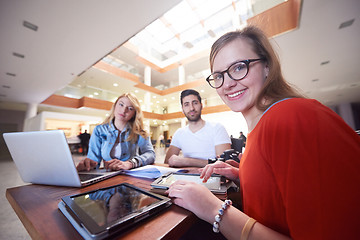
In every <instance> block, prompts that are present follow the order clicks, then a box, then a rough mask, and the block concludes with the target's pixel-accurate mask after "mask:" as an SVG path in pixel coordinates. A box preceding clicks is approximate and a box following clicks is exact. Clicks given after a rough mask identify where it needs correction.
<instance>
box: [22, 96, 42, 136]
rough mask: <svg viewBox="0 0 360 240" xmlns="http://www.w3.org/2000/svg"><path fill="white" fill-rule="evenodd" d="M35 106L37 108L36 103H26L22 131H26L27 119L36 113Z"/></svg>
mask: <svg viewBox="0 0 360 240" xmlns="http://www.w3.org/2000/svg"><path fill="white" fill-rule="evenodd" d="M37 108H38V104H36V103H28V104H27V107H26V112H25V119H24V126H23V131H28V126H29V123H28V121H29V119H30V118H33V117H35V116H36V115H37ZM39 130H42V129H39Z"/></svg>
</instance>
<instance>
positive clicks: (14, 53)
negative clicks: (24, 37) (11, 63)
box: [13, 52, 25, 58]
mask: <svg viewBox="0 0 360 240" xmlns="http://www.w3.org/2000/svg"><path fill="white" fill-rule="evenodd" d="M13 56H15V57H19V58H25V55H23V54H20V53H16V52H13Z"/></svg>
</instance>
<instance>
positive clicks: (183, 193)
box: [166, 180, 222, 222]
mask: <svg viewBox="0 0 360 240" xmlns="http://www.w3.org/2000/svg"><path fill="white" fill-rule="evenodd" d="M166 193H168V195H169V197H171V198H173V202H174V203H175V204H176V205H179V206H180V207H183V208H185V209H187V210H189V211H191V212H193V213H194V214H196V216H198V217H199V218H201V219H203V220H205V221H207V222H213V221H214V216H215V215H216V214H217V210H218V209H219V208H220V207H221V204H222V202H221V200H220V199H218V198H217V197H216V196H215V195H214V194H213V193H211V192H210V190H209V189H207V188H206V187H205V186H204V185H201V184H197V183H194V182H189V181H185V180H178V181H176V182H175V183H173V184H172V185H171V186H170V187H169V190H167V191H166Z"/></svg>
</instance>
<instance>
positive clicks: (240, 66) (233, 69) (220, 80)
mask: <svg viewBox="0 0 360 240" xmlns="http://www.w3.org/2000/svg"><path fill="white" fill-rule="evenodd" d="M262 60H264V58H257V59H247V60H243V61H239V62H235V63H233V64H232V65H231V66H230V67H229V68H228V69H226V70H225V71H222V72H214V73H212V74H211V75H210V76H208V77H207V78H206V81H207V82H208V83H209V85H210V86H211V87H213V88H220V87H221V86H222V85H223V84H224V74H225V73H227V74H228V75H229V77H230V78H231V79H232V80H235V81H239V80H241V79H243V78H245V77H246V75H247V74H248V72H249V64H250V63H251V62H256V61H262Z"/></svg>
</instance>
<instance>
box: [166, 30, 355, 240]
mask: <svg viewBox="0 0 360 240" xmlns="http://www.w3.org/2000/svg"><path fill="white" fill-rule="evenodd" d="M210 67H211V71H212V74H211V75H210V76H209V77H208V78H207V79H206V80H207V82H208V83H209V84H210V86H211V87H213V88H215V89H216V91H217V93H218V94H219V96H220V97H221V98H222V100H223V101H224V102H225V103H226V105H228V106H229V107H230V108H231V110H232V111H235V112H241V113H242V114H243V116H244V117H245V119H246V122H247V124H248V128H249V135H248V138H247V142H246V149H245V152H244V154H243V155H242V157H241V161H240V165H236V164H235V163H234V161H228V162H226V163H224V162H221V161H217V162H216V163H214V164H209V165H207V166H206V167H205V168H203V169H202V172H201V177H202V178H203V180H204V181H207V179H208V178H209V177H210V175H211V174H212V173H216V174H221V175H223V176H225V177H227V178H228V179H230V180H237V181H239V183H240V193H239V194H241V196H242V200H243V212H242V211H240V210H238V209H236V208H234V207H232V206H231V202H230V201H226V202H225V203H223V202H222V201H221V200H219V199H218V198H217V197H216V196H214V195H213V194H211V192H210V191H209V190H208V189H207V188H205V187H204V186H202V185H199V184H195V183H190V182H186V181H177V182H175V183H174V184H173V185H172V186H171V187H170V188H169V190H168V194H169V196H170V197H172V198H173V199H174V203H175V204H177V205H179V206H182V207H184V208H186V209H188V210H190V211H192V212H194V213H195V214H196V215H197V216H198V217H199V218H201V219H203V220H205V221H207V222H208V223H210V224H213V230H214V231H215V232H219V231H220V232H221V233H222V234H223V235H224V236H225V237H226V238H228V239H239V237H240V239H241V240H244V239H291V238H292V239H360V228H359V220H358V218H359V216H360V204H359V199H360V187H359V186H360V174H359V173H360V161H359V159H360V138H359V136H357V135H356V133H355V131H354V130H352V129H351V128H350V127H349V126H348V125H347V124H346V123H345V122H344V121H343V120H342V119H341V118H340V117H339V116H338V115H337V114H336V113H334V112H333V111H332V110H330V109H329V108H327V107H326V106H324V105H322V104H321V103H319V102H318V101H316V100H313V99H307V98H305V97H303V96H302V95H301V94H300V93H298V91H296V90H295V89H294V88H293V87H292V86H290V85H289V84H288V83H287V82H286V81H285V80H284V78H283V76H282V73H281V68H280V63H279V60H278V58H277V55H276V54H275V52H274V50H273V48H272V46H271V44H270V42H269V40H268V39H267V37H266V36H265V35H264V33H263V32H262V31H260V30H259V29H257V28H256V27H247V28H245V29H244V30H242V31H235V32H230V33H227V34H225V35H223V36H222V37H220V38H219V39H218V40H217V41H216V42H215V43H214V44H213V46H212V49H211V53H210ZM218 211H219V212H218ZM215 216H216V217H215Z"/></svg>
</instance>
